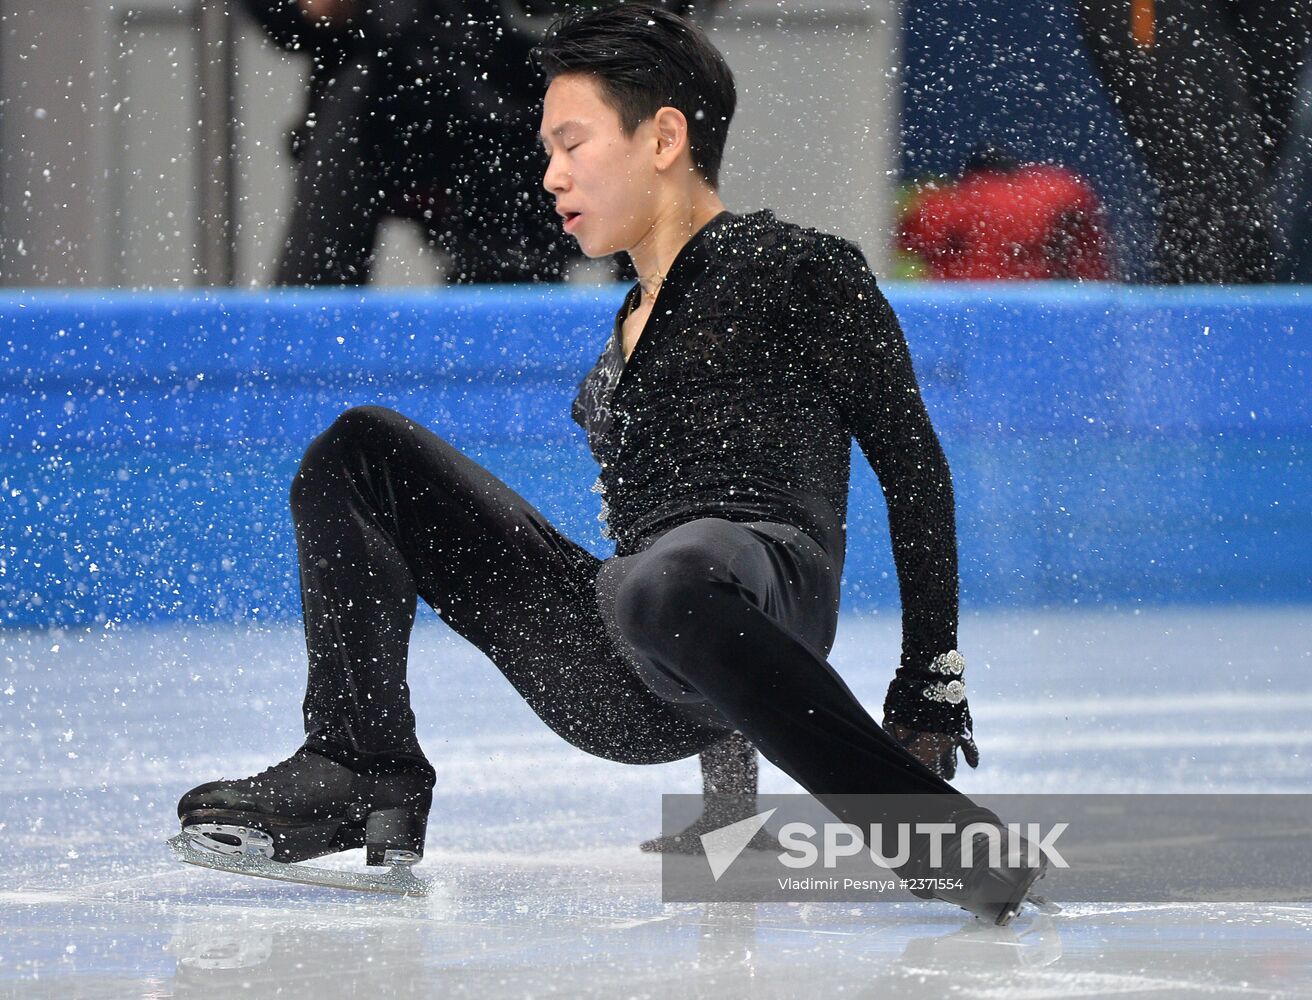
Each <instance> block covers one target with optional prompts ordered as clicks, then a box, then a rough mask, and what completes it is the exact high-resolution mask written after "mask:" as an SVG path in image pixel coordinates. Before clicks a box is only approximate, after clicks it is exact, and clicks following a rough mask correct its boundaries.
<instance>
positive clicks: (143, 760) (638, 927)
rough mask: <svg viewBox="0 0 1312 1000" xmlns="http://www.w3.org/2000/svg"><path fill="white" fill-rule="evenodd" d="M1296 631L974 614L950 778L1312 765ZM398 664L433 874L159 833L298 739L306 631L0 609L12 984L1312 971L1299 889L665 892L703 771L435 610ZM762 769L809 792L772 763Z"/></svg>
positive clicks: (876, 698)
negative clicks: (578, 726) (644, 743)
mask: <svg viewBox="0 0 1312 1000" xmlns="http://www.w3.org/2000/svg"><path fill="white" fill-rule="evenodd" d="M1309 626H1312V608H1308V607H1300V608H1259V609H1244V608H1238V609H1225V608H1217V607H1211V608H1207V609H1200V610H1181V609H1143V610H1141V611H1139V612H1135V611H1132V610H1125V611H1117V612H1112V611H1097V612H1063V613H1053V612H1048V613H1041V614H1023V615H1022V614H1007V615H1002V614H995V613H990V614H986V615H969V614H967V615H966V616H964V617H963V621H962V628H961V636H960V638H961V648H962V649H963V651H965V652H966V655H967V657H968V659H969V660H970V664H971V665H970V669H969V674H968V676H969V678H970V684H971V706H972V712H973V714H974V716H975V719H976V731H977V736H978V739H979V744H980V749H981V752H982V755H983V762H982V765H981V767H980V769H979V770H978V771H969V770H968V769H965V770H966V773H965V774H964V776H960V777H959V780H958V781H957V784H958V786H959V787H961V788H962V789H963V790H964V791H967V792H1046V791H1062V792H1150V791H1151V792H1181V791H1218V792H1219V791H1227V792H1258V791H1263V792H1303V793H1306V792H1308V791H1309V790H1310V789H1312V727H1309V726H1308V723H1307V720H1308V717H1309V710H1310V709H1312V669H1310V668H1312V653H1309V646H1310V645H1312V640H1309V634H1310V629H1309ZM897 641H898V628H897V621H896V616H895V615H889V614H882V615H878V616H853V615H848V616H845V618H844V620H843V623H842V625H841V627H840V630H839V637H838V644H837V646H836V647H835V650H834V653H833V656H832V660H833V662H834V664H835V665H836V666H837V667H838V669H839V670H840V671H841V672H842V673H843V674H844V676H845V677H846V678H847V679H848V680H849V682H850V683H851V685H852V687H853V689H854V690H855V691H856V693H857V694H858V695H859V696H860V697H861V698H862V699H863V701H865V703H866V704H867V705H868V706H869V707H871V708H872V709H873V710H874V712H875V714H876V716H877V715H878V708H879V705H880V703H881V701H882V695H883V688H884V686H885V684H886V683H887V679H888V677H889V675H890V670H891V667H890V664H892V663H893V662H894V659H895V651H896V649H897ZM410 664H411V667H410V676H411V683H412V687H413V694H414V705H415V709H416V712H417V714H418V716H419V720H420V736H421V739H422V740H423V743H424V746H425V748H426V750H427V751H428V754H429V756H430V758H431V759H432V761H433V763H434V765H435V766H436V767H437V771H438V785H437V789H436V793H437V794H436V797H435V800H434V806H433V811H432V815H431V819H430V824H429V832H428V847H427V853H426V855H425V858H424V863H423V865H422V866H421V868H420V871H421V873H425V874H427V875H429V876H431V877H434V878H436V879H437V881H438V882H439V883H440V889H439V891H438V892H437V893H436V894H435V895H434V896H433V897H431V898H429V899H424V900H405V899H392V898H377V897H367V896H361V895H356V894H347V893H342V892H333V891H325V890H321V889H315V888H312V887H302V886H289V885H283V884H280V883H275V882H267V881H262V880H256V879H245V878H242V877H240V876H234V875H227V874H222V873H216V872H209V871H205V870H202V869H198V868H193V867H189V866H183V865H180V864H177V863H176V862H174V861H173V860H171V858H170V856H169V853H168V851H167V849H166V848H165V846H164V839H165V838H166V837H168V836H170V835H172V834H173V833H174V832H176V828H177V819H176V815H175V813H174V806H175V804H176V801H177V799H178V797H179V796H180V795H181V794H182V793H183V792H184V791H186V790H187V789H188V788H190V787H191V786H193V785H194V784H197V783H199V782H200V781H204V780H209V779H211V778H216V777H221V776H226V777H235V776H240V775H244V774H249V773H252V772H254V771H257V770H260V769H262V768H263V767H265V766H267V765H268V764H270V763H273V762H274V761H275V760H278V759H281V758H282V757H284V756H286V755H287V754H288V753H290V752H291V751H292V750H293V749H295V747H296V746H298V745H299V743H300V699H301V695H302V691H303V684H304V671H305V649H304V642H303V639H302V636H301V632H300V628H299V625H296V626H290V625H288V626H281V625H280V626H277V627H268V626H260V627H249V626H238V627H234V626H210V625H202V626H195V625H193V626H177V625H168V626H163V627H158V628H156V627H151V628H143V627H137V628H131V629H122V630H114V631H110V632H104V631H102V630H96V631H94V632H92V631H81V630H68V631H65V632H62V633H61V632H57V631H56V632H45V631H42V632H14V631H10V632H0V857H2V858H3V859H4V866H3V874H2V877H3V884H2V885H0V997H10V996H21V997H59V998H68V997H171V996H195V997H199V996H204V997H220V996H250V997H275V996H277V997H314V998H336V997H367V996H380V997H385V998H389V1000H390V998H397V997H410V996H426V997H427V996H434V997H436V996H480V997H499V996H568V997H680V998H686V997H706V998H720V997H801V996H807V997H825V996H833V995H843V996H858V997H887V996H896V997H920V996H923V997H948V996H951V997H997V998H1003V997H1006V998H1013V997H1021V998H1029V997H1091V996H1186V995H1198V994H1202V995H1208V996H1243V997H1255V996H1259V997H1260V996H1312V904H1191V905H1183V904H1175V905H1164V904H1137V905H1135V904H1120V905H1109V904H1097V905H1095V904H1080V905H1071V906H1069V907H1068V908H1067V909H1066V911H1065V912H1064V913H1062V914H1060V915H1058V916H1056V917H1051V918H1035V919H1031V920H1027V921H1025V922H1023V923H1021V924H1020V926H1019V927H1018V928H1017V929H1016V930H1012V929H1010V928H1008V929H999V928H993V927H987V926H984V925H982V924H980V923H978V922H976V921H974V920H973V919H971V918H968V917H966V915H965V914H963V912H962V911H960V910H958V909H955V908H952V907H950V906H947V905H944V904H937V903H914V902H908V903H904V904H890V903H881V904H865V905H860V904H851V903H832V904H824V905H821V904H800V905H784V904H713V905H711V904H708V905H694V904H677V905H676V904H671V905H665V904H662V903H661V901H660V861H659V859H658V858H657V857H656V856H652V855H644V854H642V853H640V852H639V851H638V848H637V844H638V842H639V841H640V840H642V839H643V838H645V837H647V836H651V835H653V834H655V833H656V832H658V827H659V823H660V796H661V793H663V792H692V791H696V790H698V789H699V787H700V785H699V778H698V772H697V767H696V763H695V760H692V759H690V760H686V761H680V762H677V763H674V764H666V765H659V766H654V767H637V766H626V765H621V764H614V763H609V762H606V761H602V760H598V759H595V758H591V757H588V756H586V755H584V754H583V753H581V752H579V751H577V750H574V749H573V748H571V747H569V746H568V745H566V744H565V743H563V742H561V741H560V740H559V739H557V738H556V737H555V736H553V735H552V734H551V733H550V732H549V731H548V730H547V729H546V728H545V727H544V726H543V725H542V724H541V723H540V722H538V720H537V719H536V718H535V717H534V716H533V715H532V713H531V712H530V711H529V710H528V709H527V707H525V706H524V705H523V704H522V703H521V702H519V701H518V699H517V697H516V696H515V694H514V692H513V690H512V689H511V688H510V686H509V685H508V684H507V683H506V682H505V681H504V680H503V679H502V678H501V676H500V674H499V673H497V672H496V670H495V668H494V667H492V665H491V664H490V663H489V662H488V661H487V660H485V659H484V658H483V657H482V656H481V654H479V653H478V652H477V651H476V650H474V649H473V647H471V646H469V645H468V644H466V643H464V641H463V640H461V639H459V638H457V637H455V636H454V635H453V634H452V633H451V632H450V631H448V630H447V629H446V627H445V626H443V625H442V624H441V623H440V622H438V621H437V620H436V619H435V618H434V617H433V616H432V615H431V612H427V611H425V613H424V616H422V617H421V623H420V625H419V627H418V628H417V630H416V632H415V636H414V642H413V645H412V649H411V658H410ZM439 678H440V679H441V683H440V685H439ZM439 692H441V694H440V695H439ZM963 769H964V766H963ZM762 790H763V791H766V792H786V791H795V790H797V789H796V786H795V785H794V784H793V783H792V782H791V780H790V779H788V778H787V777H786V776H785V775H783V774H782V773H780V772H779V771H777V770H775V769H773V768H772V767H770V766H769V765H766V766H764V767H763V769H762ZM1309 849H1312V845H1310V846H1309ZM362 854H363V852H350V853H348V854H345V855H341V856H339V857H338V858H337V859H334V860H333V863H335V864H337V865H340V866H342V867H352V866H362V865H363V857H362Z"/></svg>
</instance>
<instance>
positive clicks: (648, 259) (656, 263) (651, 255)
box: [629, 184, 725, 308]
mask: <svg viewBox="0 0 1312 1000" xmlns="http://www.w3.org/2000/svg"><path fill="white" fill-rule="evenodd" d="M724 210H725V205H724V202H722V201H721V200H720V197H719V195H718V194H716V193H715V191H714V190H713V189H711V188H710V187H708V186H706V185H702V184H695V185H693V187H692V189H691V194H690V197H689V198H687V199H685V200H678V201H673V202H671V203H670V204H668V205H666V206H664V207H662V208H661V209H660V210H658V212H657V215H656V217H655V218H654V219H653V220H652V224H651V226H650V228H649V229H648V231H647V234H646V235H645V236H644V237H643V238H642V239H641V240H639V241H638V242H637V243H636V244H634V245H633V246H632V247H630V248H629V257H630V258H632V260H633V267H634V270H636V271H637V272H638V283H639V284H640V285H641V286H642V300H641V303H640V305H639V308H643V307H646V306H650V305H651V303H652V302H654V301H655V299H656V296H657V295H658V294H659V293H660V289H661V285H662V284H663V283H664V281H665V275H667V274H668V273H669V270H670V265H671V264H673V263H674V259H675V258H676V257H678V256H679V251H680V250H682V249H683V248H684V246H685V244H687V242H688V241H689V240H690V239H692V238H693V237H694V236H695V235H696V234H697V233H698V232H699V231H700V230H701V229H702V227H703V226H705V225H706V224H707V223H708V222H710V221H711V220H712V219H714V218H715V217H716V216H717V215H719V214H720V213H721V212H723V211H724Z"/></svg>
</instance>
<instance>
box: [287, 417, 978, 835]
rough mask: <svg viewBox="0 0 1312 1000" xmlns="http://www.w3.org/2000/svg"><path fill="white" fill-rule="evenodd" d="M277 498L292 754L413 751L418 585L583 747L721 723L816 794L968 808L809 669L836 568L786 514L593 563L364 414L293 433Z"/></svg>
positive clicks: (529, 511)
mask: <svg viewBox="0 0 1312 1000" xmlns="http://www.w3.org/2000/svg"><path fill="white" fill-rule="evenodd" d="M291 504H292V512H293V516H294V519H295V523H296V536H297V544H298V548H299V554H300V573H301V576H300V583H301V597H302V602H303V609H304V616H305V637H306V644H307V648H308V652H309V684H308V690H307V692H306V697H305V706H304V707H305V728H306V733H307V742H309V743H310V744H311V745H312V746H313V745H319V746H321V747H323V748H325V749H329V750H341V749H343V748H346V749H349V751H351V752H354V753H361V754H392V755H406V756H413V757H422V755H423V751H422V749H421V748H420V746H419V743H418V741H417V739H416V736H415V720H414V715H413V713H412V711H411V708H410V698H409V689H408V687H407V685H406V663H407V651H408V646H409V638H410V632H411V627H412V625H413V623H414V617H415V610H416V605H417V600H416V599H417V598H418V597H422V598H423V599H424V601H425V602H426V603H428V604H429V605H431V606H432V607H433V608H434V609H435V610H436V611H437V613H438V614H439V615H440V616H441V617H442V619H443V620H444V621H445V622H446V623H447V624H448V625H450V626H451V628H452V629H454V630H455V631H456V632H458V633H459V634H460V635H462V636H464V637H465V638H466V639H468V640H469V641H470V642H472V643H473V644H474V645H475V646H477V647H478V648H479V649H480V650H482V651H483V652H484V653H486V654H487V656H488V658H489V659H490V660H491V661H492V662H493V663H494V664H495V665H496V666H497V667H498V668H499V669H500V670H501V672H502V673H503V674H504V675H505V676H506V678H507V679H508V680H509V681H510V683H511V684H513V685H514V686H515V688H516V690H518V691H519V693H520V694H521V695H522V696H523V697H524V700H525V701H527V702H528V704H529V705H530V706H531V707H532V708H533V710H534V711H535V712H536V713H537V714H538V715H539V716H540V717H541V718H542V720H543V721H544V722H545V723H546V724H547V725H548V726H550V727H551V728H552V729H553V730H555V731H556V732H557V733H558V734H560V736H561V737H563V738H564V739H565V740H567V741H569V742H570V743H572V744H574V745H575V746H576V747H579V748H580V749H582V750H585V751H587V752H588V753H591V754H595V755H597V756H599V757H605V758H608V759H610V760H616V761H624V762H628V763H638V764H646V763H657V762H661V761H669V760H675V759H677V758H681V757H686V756H690V755H692V754H694V753H697V752H698V751H700V750H702V749H704V748H705V747H708V746H710V745H711V744H713V743H715V742H718V741H719V740H721V739H723V738H724V736H725V735H726V734H727V733H729V732H732V731H734V730H738V731H740V732H742V733H743V734H744V735H745V736H746V737H747V738H748V739H750V740H751V741H752V743H754V744H755V745H756V746H757V748H758V749H760V751H761V753H762V754H764V755H765V756H766V757H767V758H768V759H769V760H771V761H773V762H774V763H775V764H776V765H778V766H779V767H780V768H781V769H782V770H784V771H785V772H787V773H788V774H789V775H791V776H792V777H793V778H794V779H796V780H797V782H798V783H799V784H801V785H802V786H803V787H804V788H806V789H807V790H808V791H811V792H813V793H815V794H822V793H862V792H890V793H892V792H896V793H903V794H909V793H926V792H928V793H943V794H941V795H939V796H936V798H935V801H936V802H937V801H940V800H942V802H943V806H944V809H945V810H949V811H950V810H951V809H955V808H962V807H967V806H970V805H971V803H970V802H969V800H968V799H965V797H964V796H961V795H959V794H958V793H956V792H954V791H953V789H952V788H951V786H950V785H948V784H947V783H946V782H944V781H943V780H942V779H940V778H938V777H937V776H935V775H934V774H933V773H932V772H930V771H929V770H928V769H927V768H925V767H923V766H922V765H921V764H920V763H919V762H918V761H916V760H915V759H914V758H913V757H911V756H910V754H908V753H907V752H906V751H904V750H903V749H902V748H901V747H900V746H898V745H897V744H896V743H895V742H894V741H893V740H892V739H891V738H890V737H889V736H887V735H886V734H885V733H884V732H883V730H882V729H881V728H880V727H879V726H878V725H877V724H876V722H875V720H874V719H872V718H871V717H870V715H869V714H867V712H866V710H865V709H864V708H862V707H861V705H860V703H859V702H858V701H857V700H856V698H855V697H854V696H853V695H852V692H851V691H850V690H849V689H848V687H847V685H846V684H844V683H843V681H842V679H841V678H840V677H839V676H838V674H837V673H836V672H835V671H834V669H833V668H832V667H831V666H830V665H829V664H828V663H827V662H826V661H825V656H826V654H827V653H828V651H829V649H830V646H831V645H832V643H833V639H834V632H835V627H836V622H837V614H838V596H839V581H838V579H837V574H836V573H835V572H834V565H835V564H834V562H833V560H832V559H831V558H830V555H829V553H827V552H826V551H825V550H824V549H823V548H821V547H820V545H819V544H817V543H816V542H815V541H813V540H812V539H811V538H809V537H808V536H807V535H806V534H805V533H803V532H801V531H800V530H798V529H796V528H793V527H791V526H788V525H783V524H775V523H770V522H755V523H734V522H730V521H724V520H721V519H718V518H703V519H698V520H693V521H689V522H687V523H685V524H681V525H679V526H678V527H675V528H673V529H669V530H666V531H664V532H662V533H660V534H658V535H655V536H653V537H652V538H649V539H646V540H644V542H643V544H642V547H641V548H640V549H639V551H637V552H635V553H634V554H632V555H626V556H623V557H612V558H610V559H606V560H599V559H598V558H597V557H596V556H594V555H592V554H591V553H589V552H588V551H586V550H585V549H583V548H582V547H580V546H579V545H577V544H576V543H574V542H573V541H571V540H570V539H569V538H567V537H565V536H564V535H563V534H561V532H560V531H558V530H557V529H556V528H555V527H553V526H552V525H551V524H550V523H549V522H548V521H547V520H546V519H545V518H544V517H543V516H542V515H541V514H540V513H539V512H538V511H536V510H535V509H534V508H533V507H532V506H530V505H529V504H528V503H527V502H526V501H525V500H524V499H523V498H521V497H520V496H519V495H518V494H516V493H515V492H514V491H513V490H511V489H510V488H509V487H508V486H506V485H505V484H504V483H502V482H501V481H500V480H498V479H497V478H496V477H494V476H493V475H492V474H490V473H489V472H488V471H487V470H485V469H484V468H482V467H481V466H480V465H478V464H477V463H476V462H474V461H472V460H471V459H470V458H468V457H467V456H465V455H463V454H462V453H461V452H460V451H458V450H457V449H455V448H453V447H452V446H451V445H450V444H448V443H447V442H446V441H444V440H442V439H441V438H440V437H438V436H437V435H435V434H433V433H432V432H431V431H428V430H426V429H425V428H423V427H421V426H419V425H418V424H416V423H414V422H413V421H411V420H409V419H407V418H406V417H405V416H403V415H401V414H399V413H396V412H395V411H392V410H389V409H386V408H383V407H372V406H365V407H356V408H352V409H349V410H347V411H345V412H344V413H342V414H341V416H340V417H338V419H337V420H336V421H335V422H334V423H333V425H332V426H331V427H329V428H328V429H327V430H326V431H325V432H323V433H322V434H320V435H319V436H318V437H316V438H315V439H314V440H313V441H312V442H311V444H310V446H309V447H308V449H307V450H306V452H305V457H304V459H303V461H302V462H301V466H300V469H299V471H298V472H297V475H296V477H295V480H294V482H293V484H292V489H291ZM428 669H433V670H441V664H432V665H431V666H429V667H428ZM844 818H848V817H844ZM865 820H866V817H863V816H852V817H851V818H850V821H852V822H857V823H864V821H865Z"/></svg>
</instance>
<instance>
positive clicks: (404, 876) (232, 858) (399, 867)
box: [166, 823, 432, 896]
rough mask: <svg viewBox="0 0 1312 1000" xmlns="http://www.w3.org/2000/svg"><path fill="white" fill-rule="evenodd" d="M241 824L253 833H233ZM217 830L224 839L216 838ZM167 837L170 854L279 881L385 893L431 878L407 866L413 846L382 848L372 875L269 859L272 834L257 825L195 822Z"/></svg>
mask: <svg viewBox="0 0 1312 1000" xmlns="http://www.w3.org/2000/svg"><path fill="white" fill-rule="evenodd" d="M198 827H219V829H215V830H200V829H198ZM242 830H245V831H246V832H247V833H248V834H251V833H253V834H257V835H258V836H256V837H242V836H241V835H240V834H239V833H238V831H242ZM216 835H218V836H220V837H222V838H223V839H217V837H216ZM261 838H265V839H267V840H268V845H267V846H268V850H269V854H267V855H266V854H265V853H264V847H265V844H264V841H263V840H262V839H261ZM233 839H236V840H238V841H239V843H238V844H233V843H231V840H233ZM166 843H167V844H168V846H169V847H170V848H171V849H172V851H173V856H174V858H175V859H176V860H178V861H181V862H183V863H184V864H189V865H196V866H197V867H199V868H209V869H212V870H214V871H221V872H231V873H232V874H234V875H251V876H254V877H255V878H267V879H273V880H275V881H278V882H295V883H297V884H299V885H317V886H322V887H324V888H327V889H348V890H351V891H354V892H376V893H382V894H385V895H389V896H427V895H428V894H429V893H430V892H431V890H432V882H431V881H430V880H429V879H422V878H419V877H418V876H417V875H415V873H414V872H413V871H411V870H410V869H411V866H412V865H413V864H414V863H415V862H416V861H418V860H419V857H418V855H417V854H416V853H415V852H413V851H399V850H389V851H387V852H386V854H385V856H384V863H385V864H386V865H387V870H386V871H385V872H382V873H380V874H377V875H374V874H371V873H365V872H353V871H340V870H338V869H335V868H319V867H316V866H314V865H307V864H302V863H296V864H289V863H287V862H284V861H274V860H272V858H271V857H270V855H271V854H272V853H273V840H272V838H270V837H269V836H268V834H265V833H264V832H263V831H261V830H249V828H246V827H230V826H224V825H222V824H214V823H198V824H195V825H193V826H189V827H187V828H186V829H185V830H183V832H182V833H179V834H177V835H176V836H174V837H171V838H169V840H168V841H166ZM213 845H218V846H217V847H216V846H213ZM247 847H249V848H250V849H249V851H247V850H245V848H247Z"/></svg>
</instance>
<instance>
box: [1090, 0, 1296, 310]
mask: <svg viewBox="0 0 1312 1000" xmlns="http://www.w3.org/2000/svg"><path fill="white" fill-rule="evenodd" d="M1077 9H1078V13H1079V20H1080V25H1081V28H1082V30H1083V34H1084V39H1085V43H1086V45H1087V46H1088V50H1089V52H1090V54H1091V55H1092V57H1093V60H1094V63H1095V64H1096V66H1097V68H1098V71H1099V73H1100V75H1101V77H1102V79H1103V82H1104V84H1105V85H1106V87H1107V89H1108V91H1109V92H1110V93H1111V96H1112V99H1113V101H1114V103H1115V104H1116V106H1117V107H1118V108H1119V109H1120V111H1121V114H1122V116H1123V118H1124V121H1125V125H1126V128H1127V130H1128V131H1129V134H1130V136H1131V138H1133V139H1134V140H1135V141H1136V143H1137V145H1138V146H1139V148H1140V150H1141V151H1142V153H1143V157H1144V160H1145V164H1146V166H1147V169H1148V172H1149V173H1150V174H1151V176H1152V178H1153V180H1154V181H1155V182H1156V184H1157V187H1158V190H1159V195H1160V203H1159V208H1158V235H1157V241H1156V246H1155V249H1154V255H1153V256H1154V261H1153V280H1154V281H1155V282H1159V283H1166V284H1173V283H1175V284H1178V283H1251V282H1265V281H1271V280H1274V278H1275V269H1274V254H1273V238H1272V230H1273V226H1274V224H1275V223H1274V211H1273V205H1272V200H1271V199H1272V179H1273V178H1272V165H1273V164H1274V163H1275V161H1276V159H1277V157H1278V155H1279V153H1280V150H1281V147H1282V144H1283V142H1284V139H1285V135H1286V133H1287V132H1288V129H1289V122H1290V119H1291V115H1292V111H1293V105H1294V97H1295V94H1296V92H1297V84H1298V72H1299V68H1300V66H1301V65H1302V62H1303V60H1304V58H1305V57H1306V54H1307V52H1308V44H1309V39H1310V38H1312V4H1309V3H1307V2H1306V0H1243V2H1228V0H1155V2H1153V3H1150V4H1147V5H1146V6H1145V7H1143V8H1142V9H1141V10H1140V13H1139V17H1140V20H1139V21H1138V22H1137V23H1138V29H1139V31H1140V32H1141V41H1136V40H1135V37H1134V26H1133V24H1132V19H1133V14H1132V11H1131V5H1130V4H1129V3H1127V2H1125V0H1120V2H1109V0H1078V3H1077ZM1149 40H1151V44H1143V43H1144V42H1148V41H1149Z"/></svg>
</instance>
